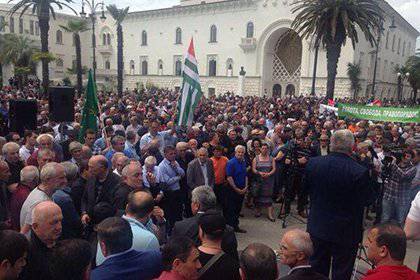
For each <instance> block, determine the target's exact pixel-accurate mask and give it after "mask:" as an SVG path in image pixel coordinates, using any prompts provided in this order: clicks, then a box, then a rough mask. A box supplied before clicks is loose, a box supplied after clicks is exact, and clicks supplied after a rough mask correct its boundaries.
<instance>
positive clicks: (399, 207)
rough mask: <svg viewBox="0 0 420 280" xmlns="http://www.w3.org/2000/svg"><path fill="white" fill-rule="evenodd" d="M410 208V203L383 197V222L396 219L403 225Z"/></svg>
mask: <svg viewBox="0 0 420 280" xmlns="http://www.w3.org/2000/svg"><path fill="white" fill-rule="evenodd" d="M409 209H410V204H400V203H396V202H395V201H390V200H386V199H383V200H382V219H381V223H387V222H390V221H392V220H394V221H397V222H398V224H400V225H401V226H402V225H403V224H404V222H405V218H406V217H407V214H408V210H409Z"/></svg>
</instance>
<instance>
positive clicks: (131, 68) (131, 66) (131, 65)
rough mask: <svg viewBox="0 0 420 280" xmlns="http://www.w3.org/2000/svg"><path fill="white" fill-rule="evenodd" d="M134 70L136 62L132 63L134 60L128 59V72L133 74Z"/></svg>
mask: <svg viewBox="0 0 420 280" xmlns="http://www.w3.org/2000/svg"><path fill="white" fill-rule="evenodd" d="M135 71H136V64H135V63H134V60H130V74H131V75H134V73H135Z"/></svg>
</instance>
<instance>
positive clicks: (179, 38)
mask: <svg viewBox="0 0 420 280" xmlns="http://www.w3.org/2000/svg"><path fill="white" fill-rule="evenodd" d="M175 44H182V30H181V28H180V27H178V28H177V29H176V31H175Z"/></svg>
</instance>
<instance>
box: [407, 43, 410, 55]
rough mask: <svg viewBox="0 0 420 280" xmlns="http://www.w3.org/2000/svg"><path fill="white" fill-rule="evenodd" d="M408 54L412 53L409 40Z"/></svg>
mask: <svg viewBox="0 0 420 280" xmlns="http://www.w3.org/2000/svg"><path fill="white" fill-rule="evenodd" d="M407 55H411V42H408V49H407Z"/></svg>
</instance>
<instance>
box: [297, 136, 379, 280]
mask: <svg viewBox="0 0 420 280" xmlns="http://www.w3.org/2000/svg"><path fill="white" fill-rule="evenodd" d="M353 146H354V137H353V134H352V133H351V132H350V131H349V130H338V131H336V132H334V134H333V135H332V136H331V146H330V150H331V153H330V154H329V155H327V156H320V157H315V158H311V159H310V160H309V162H308V164H307V165H306V168H305V186H304V190H305V191H307V192H308V193H309V197H310V201H311V206H310V209H311V211H310V212H309V218H308V226H307V230H308V232H309V234H310V236H311V239H312V242H313V245H314V254H313V256H312V257H311V265H312V267H313V268H314V269H315V271H317V272H319V273H321V274H323V275H324V276H326V277H328V276H329V274H330V268H331V263H332V278H333V279H350V277H351V274H352V270H353V265H354V262H355V259H356V253H357V248H358V244H359V243H360V242H361V241H362V233H363V224H362V218H363V210H364V207H365V206H367V205H368V204H369V202H371V201H372V200H373V199H374V191H373V188H372V185H371V184H370V179H369V172H368V170H367V169H366V168H365V167H363V166H361V165H360V164H358V163H357V162H356V161H355V160H354V159H353V158H351V157H350V155H351V153H352V149H353ZM331 259H332V262H331Z"/></svg>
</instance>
